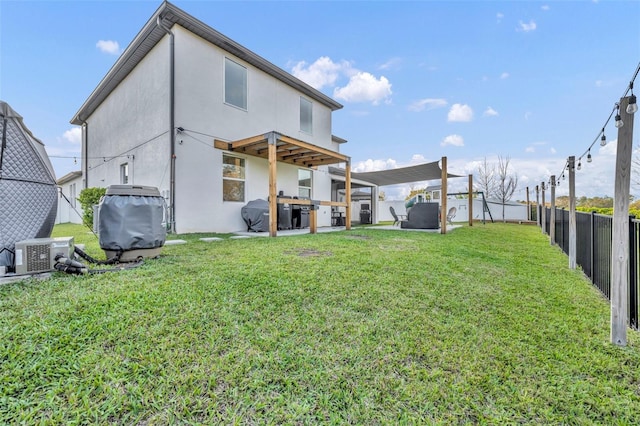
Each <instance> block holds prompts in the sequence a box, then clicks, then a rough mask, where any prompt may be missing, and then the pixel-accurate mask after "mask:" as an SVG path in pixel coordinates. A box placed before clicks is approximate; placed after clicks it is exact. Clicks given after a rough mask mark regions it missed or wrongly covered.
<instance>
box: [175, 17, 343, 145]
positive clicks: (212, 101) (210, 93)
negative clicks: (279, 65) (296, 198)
mask: <svg viewBox="0 0 640 426" xmlns="http://www.w3.org/2000/svg"><path fill="white" fill-rule="evenodd" d="M172 30H173V32H174V34H175V44H176V126H182V127H184V128H185V129H191V130H195V131H198V132H201V133H205V134H208V135H212V136H214V137H216V138H219V139H222V140H229V141H231V140H238V139H243V138H247V137H251V136H256V135H260V134H265V133H267V132H270V131H272V130H275V131H277V132H280V133H282V134H284V135H287V136H291V137H294V138H298V139H301V140H304V141H306V142H310V143H313V144H316V145H319V146H322V147H325V148H332V142H331V110H330V108H328V107H326V106H324V105H322V104H320V103H319V102H317V101H312V104H313V134H309V133H305V132H302V131H300V96H301V94H300V92H298V91H297V90H295V89H293V88H292V87H290V86H288V85H286V84H285V83H283V82H281V81H279V80H277V79H275V78H274V77H272V76H270V75H268V74H266V73H264V72H262V71H261V70H259V69H257V68H255V67H253V66H251V65H249V64H247V63H246V62H244V61H242V60H240V59H239V58H236V57H234V56H232V55H230V54H229V53H228V52H226V51H224V50H222V49H220V48H219V47H217V46H215V45H213V44H211V43H209V42H207V41H206V40H203V39H201V38H200V37H198V36H196V35H194V34H193V33H191V32H189V31H187V30H185V29H184V28H182V27H180V26H178V25H175V26H174V27H173V29H172ZM225 58H229V59H231V60H233V61H234V62H236V63H238V64H240V65H242V66H244V67H246V68H247V109H246V110H242V109H240V108H236V107H234V106H231V105H227V104H225V103H224V60H225ZM306 99H308V98H306Z"/></svg>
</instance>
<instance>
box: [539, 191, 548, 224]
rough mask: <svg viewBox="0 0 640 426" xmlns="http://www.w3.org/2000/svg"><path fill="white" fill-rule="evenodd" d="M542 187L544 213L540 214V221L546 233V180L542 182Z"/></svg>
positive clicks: (542, 211)
mask: <svg viewBox="0 0 640 426" xmlns="http://www.w3.org/2000/svg"><path fill="white" fill-rule="evenodd" d="M540 187H541V188H542V209H541V213H542V214H541V215H540V216H541V217H540V223H541V224H542V225H541V226H542V233H543V234H544V233H545V231H546V229H545V228H546V227H547V226H546V222H547V212H546V211H545V210H546V206H545V204H544V182H542V183H541V184H540Z"/></svg>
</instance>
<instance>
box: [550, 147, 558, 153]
mask: <svg viewBox="0 0 640 426" xmlns="http://www.w3.org/2000/svg"><path fill="white" fill-rule="evenodd" d="M549 152H550V153H552V154H555V153H556V152H557V151H556V149H555V148H549Z"/></svg>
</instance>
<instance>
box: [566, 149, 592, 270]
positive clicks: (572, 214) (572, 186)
mask: <svg viewBox="0 0 640 426" xmlns="http://www.w3.org/2000/svg"><path fill="white" fill-rule="evenodd" d="M575 163H576V157H575V156H573V155H572V156H570V157H569V269H576V264H577V257H578V256H577V248H576V238H577V233H578V232H577V229H576V168H575ZM592 267H593V266H592Z"/></svg>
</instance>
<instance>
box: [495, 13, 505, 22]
mask: <svg viewBox="0 0 640 426" xmlns="http://www.w3.org/2000/svg"><path fill="white" fill-rule="evenodd" d="M502 18H504V13H501V12H498V13H497V14H496V19H497V20H498V23H500V22H502Z"/></svg>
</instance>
